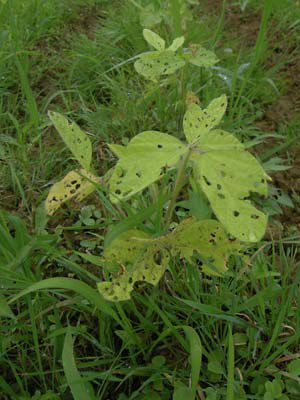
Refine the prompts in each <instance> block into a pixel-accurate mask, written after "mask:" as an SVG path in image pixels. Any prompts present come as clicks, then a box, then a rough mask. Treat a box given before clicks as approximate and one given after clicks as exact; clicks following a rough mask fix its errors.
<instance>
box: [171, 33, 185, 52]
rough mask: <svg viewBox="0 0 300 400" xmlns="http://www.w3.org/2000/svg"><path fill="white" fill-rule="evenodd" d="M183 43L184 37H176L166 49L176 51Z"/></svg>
mask: <svg viewBox="0 0 300 400" xmlns="http://www.w3.org/2000/svg"><path fill="white" fill-rule="evenodd" d="M183 43H184V36H180V37H177V38H175V39H174V40H173V42H172V44H171V46H169V47H168V50H172V51H177V50H178V49H179V48H180V47H181V46H182V45H183Z"/></svg>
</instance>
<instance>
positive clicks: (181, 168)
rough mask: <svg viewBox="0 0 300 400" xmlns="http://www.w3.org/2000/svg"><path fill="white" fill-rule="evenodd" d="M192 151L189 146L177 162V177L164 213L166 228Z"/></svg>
mask: <svg viewBox="0 0 300 400" xmlns="http://www.w3.org/2000/svg"><path fill="white" fill-rule="evenodd" d="M191 153H192V148H190V149H189V150H188V151H187V153H186V154H185V155H184V157H183V158H182V160H180V163H179V167H178V172H177V177H176V181H175V187H174V191H173V194H172V197H171V200H170V204H169V207H168V210H167V213H166V228H168V227H169V225H170V223H171V220H172V216H173V212H174V208H175V204H176V200H177V197H178V195H179V192H180V190H181V188H182V185H183V183H184V173H185V169H186V166H187V163H188V161H189V158H190V155H191Z"/></svg>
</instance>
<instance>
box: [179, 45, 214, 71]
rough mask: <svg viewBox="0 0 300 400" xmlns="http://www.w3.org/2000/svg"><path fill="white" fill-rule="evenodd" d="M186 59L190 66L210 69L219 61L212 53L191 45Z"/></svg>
mask: <svg viewBox="0 0 300 400" xmlns="http://www.w3.org/2000/svg"><path fill="white" fill-rule="evenodd" d="M186 57H187V60H188V62H189V63H190V64H193V65H196V66H197V67H204V68H209V67H212V66H213V65H215V64H217V62H218V61H219V60H218V58H217V56H216V55H215V53H214V52H213V51H210V50H206V49H205V48H204V47H202V46H200V45H192V47H191V48H190V52H189V53H188V54H187V56H186Z"/></svg>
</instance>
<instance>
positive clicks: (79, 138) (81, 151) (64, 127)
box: [48, 111, 92, 171]
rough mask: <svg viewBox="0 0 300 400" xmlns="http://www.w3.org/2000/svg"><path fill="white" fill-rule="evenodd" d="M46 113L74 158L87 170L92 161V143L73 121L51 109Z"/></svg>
mask: <svg viewBox="0 0 300 400" xmlns="http://www.w3.org/2000/svg"><path fill="white" fill-rule="evenodd" d="M48 115H49V118H50V119H51V121H52V123H53V125H54V126H55V128H56V129H57V131H58V133H59V134H60V136H61V137H62V139H63V140H64V142H65V143H66V145H67V146H68V147H69V149H70V150H71V152H72V153H73V155H74V157H75V158H76V160H77V161H78V162H79V163H80V164H81V165H82V167H83V168H84V169H85V170H87V171H88V170H89V169H90V165H91V161H92V144H91V141H90V139H89V138H88V136H87V135H86V134H85V133H83V132H82V130H81V129H80V128H79V126H78V125H77V124H76V123H75V122H69V121H68V120H67V118H65V117H64V116H63V115H61V114H59V113H56V112H52V111H49V113H48Z"/></svg>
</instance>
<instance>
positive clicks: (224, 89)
mask: <svg viewBox="0 0 300 400" xmlns="http://www.w3.org/2000/svg"><path fill="white" fill-rule="evenodd" d="M158 3H159V2H157V4H158ZM174 3H176V2H174ZM205 3H209V2H201V3H200V4H197V5H195V6H194V9H193V15H194V16H195V15H196V16H197V18H195V19H194V20H188V21H187V26H188V32H187V34H186V42H187V43H189V42H195V43H197V42H200V43H202V44H204V45H205V46H206V47H207V48H211V49H215V51H216V53H217V55H218V57H219V59H220V63H219V64H218V67H217V68H215V69H212V70H210V71H206V72H201V73H200V72H199V70H198V69H196V68H195V69H193V68H191V69H190V70H189V75H188V81H189V84H188V87H187V88H186V90H193V91H195V92H196V93H197V94H198V96H199V98H200V100H201V103H202V104H207V103H208V102H209V101H210V100H211V99H212V98H214V97H217V96H218V95H220V94H221V93H226V94H227V95H228V97H229V103H230V109H229V112H228V114H227V116H226V118H225V122H224V126H225V127H226V128H228V129H230V130H231V131H232V132H234V133H235V134H236V135H238V136H239V137H240V138H241V139H243V140H244V141H246V142H247V143H249V145H253V144H254V141H258V140H260V138H261V137H263V136H264V135H270V131H272V129H270V131H269V130H266V131H263V129H262V128H258V126H257V121H258V120H260V119H261V118H262V116H263V115H264V112H265V110H266V109H267V108H268V107H271V106H272V105H276V103H277V102H278V99H279V97H280V96H281V95H282V94H284V93H285V92H286V90H287V88H286V83H285V82H286V74H287V73H288V69H284V68H282V67H284V66H286V65H289V63H292V62H295V61H297V60H299V47H298V43H299V29H297V28H298V27H299V17H300V6H298V4H294V3H293V2H290V1H288V0H285V1H281V2H278V4H275V3H276V2H269V1H266V2H265V5H262V2H258V1H249V2H248V5H247V6H246V8H245V11H244V14H243V15H244V18H245V22H247V18H248V17H249V15H251V13H253V12H254V13H258V16H259V18H260V19H261V22H259V24H258V25H259V26H260V31H259V32H256V33H257V38H256V39H257V40H256V39H255V41H254V43H256V44H255V45H254V46H251V45H248V44H247V43H241V42H240V38H239V34H238V33H237V34H235V35H233V33H232V32H231V31H229V30H228V29H227V28H228V26H227V25H226V24H227V23H228V22H226V21H227V19H226V18H228V12H229V11H228V10H229V8H228V7H229V5H228V4H225V8H224V11H225V15H222V10H221V8H215V10H214V12H212V11H211V9H210V12H207V8H206V7H207V5H209V4H205ZM231 3H234V4H233V5H232V4H231V5H230V9H232V8H233V10H234V11H235V12H236V13H238V12H240V11H239V10H240V8H239V6H238V4H241V5H242V4H243V3H244V2H231ZM140 4H146V2H140ZM275 6H276V7H275ZM95 7H96V8H95ZM95 10H97V13H96V12H95ZM95 14H96V15H98V16H99V17H98V18H95ZM198 16H199V17H198ZM82 18H87V21H89V22H88V23H87V24H84V23H82ZM175 20H176V18H175ZM0 26H1V29H0V53H1V59H0V79H1V80H0V125H1V134H0V180H1V184H0V195H1V200H0V201H1V208H2V209H3V210H6V211H2V212H1V214H0V282H1V284H0V307H1V308H0V319H1V324H0V371H1V374H0V399H1V400H2V399H4V400H6V399H12V400H14V399H18V400H19V399H31V398H33V399H43V400H46V399H48V400H52V399H72V398H74V399H75V400H77V399H84V398H87V399H93V398H95V399H107V400H108V399H118V400H126V399H127V400H128V399H132V400H133V399H137V400H143V399H144V400H145V399H154V400H156V399H162V400H164V399H166V400H167V399H171V398H172V396H173V395H174V398H175V399H176V400H177V399H185V398H186V399H188V396H189V395H191V396H193V397H191V398H194V394H195V393H196V399H201V400H202V399H207V400H213V399H217V400H219V399H220V400H221V399H228V400H230V399H258V400H259V399H264V396H265V393H266V390H267V388H269V389H270V386H272V385H273V386H275V385H277V384H279V386H280V385H281V386H282V387H283V393H284V394H285V396H286V397H285V398H288V399H298V398H299V396H300V383H299V382H300V374H299V369H298V372H297V371H296V370H297V368H296V367H295V364H292V362H293V360H294V361H295V360H298V359H299V339H300V337H299V332H300V313H299V311H298V301H299V296H300V292H299V279H300V275H299V256H298V254H297V248H298V246H299V236H298V234H296V235H294V236H293V237H291V236H289V235H288V232H282V237H283V238H280V239H274V240H269V239H266V240H265V241H264V242H262V243H261V244H259V246H258V247H257V248H254V249H252V250H251V251H250V252H249V265H247V266H246V267H245V266H244V265H240V264H239V263H238V262H237V261H236V260H232V261H231V265H230V269H229V272H228V273H227V274H226V276H225V277H223V278H209V279H208V278H207V277H206V276H205V275H203V274H202V273H201V272H200V270H199V266H198V265H196V264H190V263H188V262H185V261H184V260H177V261H174V263H172V264H171V265H170V266H169V268H168V271H167V272H166V274H165V276H164V278H163V279H162V280H161V282H160V284H159V285H158V287H156V288H153V287H145V286H142V285H140V286H139V287H137V290H136V291H135V292H134V294H133V299H132V301H130V302H126V303H120V304H117V305H110V304H108V303H105V302H104V301H103V300H102V299H101V298H100V296H99V295H98V293H97V290H96V283H97V282H98V281H99V280H101V279H104V278H105V276H106V272H105V270H104V269H103V268H102V267H101V266H97V265H92V264H90V263H89V262H88V261H86V260H85V259H83V258H81V257H80V256H79V255H78V252H81V253H86V254H94V255H100V254H101V252H102V250H103V238H104V236H105V234H106V233H107V231H108V230H109V229H111V228H114V229H113V230H111V235H114V234H118V232H120V231H121V230H122V229H124V227H125V228H126V227H127V228H128V227H132V226H134V225H137V226H139V225H140V226H141V225H142V224H143V221H144V220H145V218H147V220H149V221H151V223H152V227H153V230H154V231H155V230H156V231H157V230H159V227H160V225H161V221H160V216H157V215H156V214H155V210H156V208H157V205H156V204H154V205H153V204H151V202H150V200H149V199H148V198H147V197H146V196H140V198H139V199H138V201H137V203H136V206H135V208H134V209H131V210H128V209H126V210H125V211H126V212H127V213H128V218H125V219H124V216H123V215H122V213H121V212H120V210H118V209H115V208H114V207H113V206H112V205H111V204H110V203H109V201H108V200H107V198H106V195H105V193H102V192H100V191H98V192H97V194H96V195H95V196H91V197H89V198H88V199H87V200H86V202H85V206H89V205H90V206H94V208H87V207H85V208H81V207H82V206H79V205H77V204H74V205H71V206H70V205H69V206H66V207H64V209H63V210H62V211H61V212H60V213H58V215H57V216H55V217H53V218H52V219H51V220H50V221H49V220H48V218H47V217H46V216H45V215H44V212H43V208H42V207H40V205H41V203H42V201H43V200H44V199H45V197H46V195H47V192H48V190H49V187H50V186H51V184H53V183H54V182H55V181H57V180H58V179H60V178H62V177H63V176H64V175H65V174H66V172H67V171H69V170H72V169H73V168H74V162H73V160H72V158H71V156H70V153H69V152H68V150H67V149H66V148H65V146H64V145H63V143H62V142H61V140H60V138H59V137H58V135H57V134H56V132H55V131H54V129H53V128H52V126H51V124H50V122H49V120H48V118H47V111H48V110H57V111H60V112H62V113H64V114H66V115H68V116H70V117H71V118H72V119H74V120H76V121H77V122H78V123H79V124H80V125H81V126H82V127H83V128H84V129H86V130H87V131H89V132H90V133H91V136H90V137H91V138H92V141H93V145H94V154H95V157H94V160H95V161H94V167H95V170H97V171H98V172H99V173H102V172H103V171H106V170H107V168H108V167H110V166H112V165H113V159H112V156H111V155H110V153H109V152H108V150H107V148H106V146H105V143H107V142H114V143H127V141H128V140H129V139H130V138H132V137H133V136H134V135H136V134H137V133H138V132H142V131H143V130H146V129H147V130H148V129H157V130H161V131H165V132H169V133H172V134H174V135H176V136H178V137H182V132H181V119H182V113H183V109H182V93H181V90H180V77H179V78H177V77H176V78H175V79H173V80H171V81H170V84H169V85H168V86H167V87H166V86H159V87H157V85H153V84H151V83H147V82H145V81H144V80H143V79H142V78H141V77H139V76H138V75H137V74H136V73H135V71H134V68H133V59H134V57H135V56H136V55H137V54H139V53H140V52H142V51H146V50H147V46H146V44H145V42H144V40H143V37H142V35H141V31H142V28H141V25H140V19H139V10H138V8H137V7H136V6H134V5H133V4H132V2H130V1H128V2H119V1H116V2H113V3H112V4H110V2H103V1H96V0H95V1H92V0H90V1H88V2H86V1H85V2H83V1H79V0H78V1H75V0H73V1H70V2H58V1H50V0H49V1H45V2H38V1H34V0H28V1H26V2H24V1H21V0H12V1H7V2H2V3H0ZM87 26H89V29H87ZM179 29H181V27H180V26H178V24H177V25H175V29H174V31H172V30H171V29H166V28H165V26H164V25H161V27H160V28H159V29H158V30H159V32H160V33H161V34H163V35H164V36H165V37H166V38H167V40H168V41H169V42H170V41H171V39H172V38H173V37H174V35H175V31H178V30H179ZM275 45H276V48H279V49H282V50H281V51H280V53H276V52H274V46H275ZM224 49H231V50H230V51H229V50H227V51H226V50H225V51H224ZM291 49H292V51H290V50H291ZM298 128H299V119H298V117H297V116H295V117H293V118H292V119H291V120H290V121H287V122H285V121H281V122H280V124H279V129H278V131H277V132H276V133H277V134H280V135H281V137H286V138H287V141H286V142H285V143H287V144H284V145H283V147H284V146H286V147H287V146H288V145H289V146H292V143H295V142H291V141H289V139H291V138H296V137H297V135H298V134H297V131H298V130H299V129H298ZM289 143H290V144H289ZM281 144H282V143H281V142H280V145H281ZM280 145H279V147H280ZM280 148H282V146H281V147H280ZM254 149H255V148H254ZM277 153H278V149H277V148H275V149H271V150H270V149H269V148H268V149H267V151H266V153H264V154H262V159H263V161H264V162H265V161H268V160H269V159H270V158H271V157H273V156H274V155H276V154H277ZM264 155H265V157H264ZM145 207H146V210H144V211H143V209H144V208H145ZM96 210H97V211H98V212H96ZM176 210H177V214H178V215H179V216H180V213H181V212H182V209H179V208H176ZM274 219H276V216H275V217H274V218H273V219H272V221H271V222H272V223H273V229H274V230H275V228H274V226H275V227H276V223H275V221H274ZM87 221H88V222H87ZM272 232H273V230H272ZM110 237H112V236H110ZM8 304H9V307H10V308H8ZM11 312H12V313H13V314H11ZM199 371H200V373H199ZM295 371H296V372H295ZM267 382H269V384H267V385H266V383H267ZM278 382H279V383H278ZM270 390H271V389H270ZM277 391H278V390H277ZM191 393H192V394H191ZM175 396H177V398H176V397H175ZM266 396H267V395H266ZM265 398H268V397H265ZM269 398H271V397H269ZM278 398H280V397H278ZM281 398H282V399H284V397H281Z"/></svg>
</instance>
